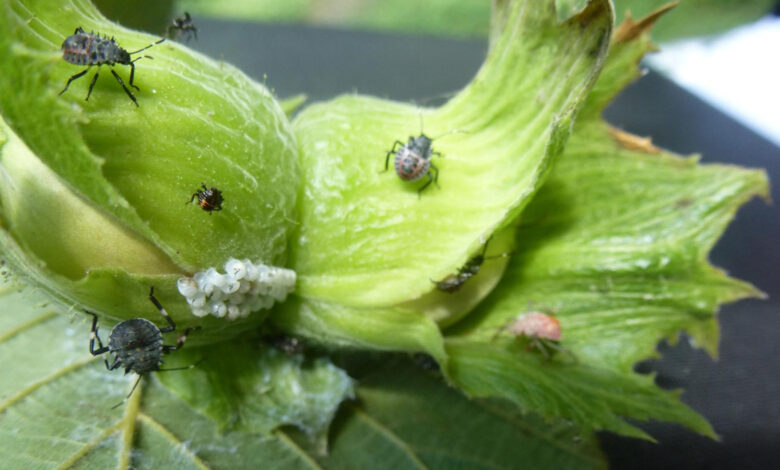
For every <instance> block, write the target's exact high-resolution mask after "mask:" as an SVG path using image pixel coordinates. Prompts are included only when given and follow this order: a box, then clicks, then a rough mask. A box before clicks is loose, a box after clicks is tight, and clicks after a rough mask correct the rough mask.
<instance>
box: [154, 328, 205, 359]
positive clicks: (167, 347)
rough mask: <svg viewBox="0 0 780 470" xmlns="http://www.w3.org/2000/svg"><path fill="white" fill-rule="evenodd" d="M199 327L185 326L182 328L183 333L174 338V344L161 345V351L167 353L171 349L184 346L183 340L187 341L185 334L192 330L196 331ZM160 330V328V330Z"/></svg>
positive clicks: (187, 334)
mask: <svg viewBox="0 0 780 470" xmlns="http://www.w3.org/2000/svg"><path fill="white" fill-rule="evenodd" d="M199 329H200V326H193V327H190V328H187V329H186V330H184V334H183V335H179V337H178V338H177V339H176V345H175V346H174V345H163V352H164V353H166V354H168V353H169V352H171V351H175V350H177V349H181V348H182V347H184V342H185V341H187V336H189V334H190V333H192V332H193V331H198V330H199ZM161 331H162V330H161Z"/></svg>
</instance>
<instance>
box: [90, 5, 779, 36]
mask: <svg viewBox="0 0 780 470" xmlns="http://www.w3.org/2000/svg"><path fill="white" fill-rule="evenodd" d="M669 1H670V0H615V1H614V3H615V8H616V10H617V19H618V21H621V20H622V19H623V18H624V16H625V14H626V12H627V11H630V12H631V14H632V15H633V16H634V17H642V16H644V15H646V14H648V13H650V12H651V11H653V10H655V9H656V8H658V7H660V6H661V5H665V4H667V3H669ZM98 3H99V4H101V5H105V4H118V5H126V4H127V3H128V2H127V1H126V0H102V1H100V2H98ZM150 3H155V4H156V3H157V2H150ZM557 3H558V4H559V9H560V10H561V11H571V10H572V9H574V8H578V7H581V6H582V5H583V4H584V3H586V0H558V2H557ZM773 3H774V0H680V4H679V5H678V6H677V8H676V10H675V11H674V13H672V14H670V15H666V16H665V17H664V18H662V19H661V20H660V21H659V22H658V24H657V25H656V27H655V28H654V29H653V37H655V38H656V39H657V40H672V39H677V38H682V37H688V36H701V35H708V34H714V33H718V32H721V31H725V30H727V29H730V28H733V27H735V26H738V25H740V24H744V23H748V22H750V21H754V20H756V19H757V18H759V17H760V16H762V15H764V14H766V13H767V12H769V10H770V9H771V7H772V5H773ZM490 4H491V1H490V0H425V1H424V2H421V1H419V0H285V1H279V0H231V1H229V2H214V1H212V0H178V1H176V2H175V5H176V6H175V11H177V12H182V11H189V12H190V13H191V14H193V15H195V16H196V17H197V16H201V17H218V18H229V19H242V20H255V21H267V22H296V23H308V24H317V25H332V26H337V27H347V28H358V29H368V30H380V31H395V32H410V33H419V34H431V35H440V36H460V37H481V36H485V35H486V34H487V31H488V24H489V16H490V15H489V12H490ZM137 10H138V9H136V11H137ZM146 13H147V14H148V11H147V12H146ZM109 16H110V15H109Z"/></svg>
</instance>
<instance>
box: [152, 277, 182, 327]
mask: <svg viewBox="0 0 780 470" xmlns="http://www.w3.org/2000/svg"><path fill="white" fill-rule="evenodd" d="M149 300H151V301H152V303H153V304H154V306H155V307H157V310H159V311H160V314H162V316H164V317H165V320H166V321H167V322H168V324H169V325H171V326H166V327H165V328H160V333H170V332H171V331H176V323H174V321H173V318H171V317H170V316H168V312H166V311H165V309H164V308H163V306H162V305H160V301H159V300H157V298H156V297H155V296H154V286H152V288H151V289H149ZM185 335H186V333H185Z"/></svg>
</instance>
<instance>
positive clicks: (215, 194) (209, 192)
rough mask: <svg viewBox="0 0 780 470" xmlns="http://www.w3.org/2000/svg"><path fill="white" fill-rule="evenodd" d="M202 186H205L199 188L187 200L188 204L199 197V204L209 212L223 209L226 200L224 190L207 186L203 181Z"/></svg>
mask: <svg viewBox="0 0 780 470" xmlns="http://www.w3.org/2000/svg"><path fill="white" fill-rule="evenodd" d="M200 187H201V188H203V189H202V190H201V189H198V190H197V191H195V192H194V193H193V194H192V197H190V200H189V201H187V204H189V203H191V202H192V201H194V200H195V198H197V199H198V205H199V206H200V208H201V209H203V210H204V211H206V212H208V213H209V215H211V213H212V212H213V211H221V210H222V202H224V199H223V198H222V191H220V190H219V189H217V188H215V187H214V186H212V187H210V188H209V187H207V186H206V183H201V184H200Z"/></svg>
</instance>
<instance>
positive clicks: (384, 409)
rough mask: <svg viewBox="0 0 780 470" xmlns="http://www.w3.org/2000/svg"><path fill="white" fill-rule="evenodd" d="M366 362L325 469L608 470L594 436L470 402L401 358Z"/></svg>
mask: <svg viewBox="0 0 780 470" xmlns="http://www.w3.org/2000/svg"><path fill="white" fill-rule="evenodd" d="M363 362H364V363H363V364H362V365H361V366H360V367H359V369H360V370H362V372H361V373H358V374H357V377H358V378H359V380H360V384H361V385H360V387H358V390H357V397H358V402H357V403H349V404H348V405H347V406H346V407H345V408H346V411H348V413H343V414H342V415H341V416H340V417H339V418H338V419H337V420H336V421H335V422H334V425H333V427H334V435H333V438H332V441H331V444H332V448H331V450H330V452H329V455H328V457H327V458H318V462H319V463H321V464H322V465H323V467H324V468H333V469H363V468H394V469H395V468H404V469H405V468H413V469H420V468H429V469H442V470H448V469H453V468H459V469H464V470H465V469H485V468H517V467H528V468H571V469H587V468H606V462H604V459H603V456H602V455H601V453H600V451H599V450H598V446H597V444H596V439H595V437H594V436H592V435H591V436H582V435H581V434H580V432H579V430H578V429H577V428H575V427H573V426H571V425H570V424H567V423H563V422H560V421H558V422H554V423H549V422H544V421H543V420H541V419H540V418H538V417H537V416H535V415H533V414H525V415H523V414H520V413H519V412H518V411H517V409H516V408H510V407H506V406H504V405H503V404H501V403H497V402H493V401H475V400H466V399H464V397H463V396H462V395H461V394H460V393H458V392H457V391H456V390H453V389H452V388H449V387H446V386H444V385H443V384H442V383H441V381H440V380H439V379H438V378H437V377H435V376H433V375H431V374H425V373H422V372H421V371H420V370H419V369H415V368H413V367H411V366H410V365H409V364H408V363H404V362H401V361H398V360H395V361H389V362H386V363H385V364H382V363H377V361H363ZM353 368H354V367H353Z"/></svg>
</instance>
